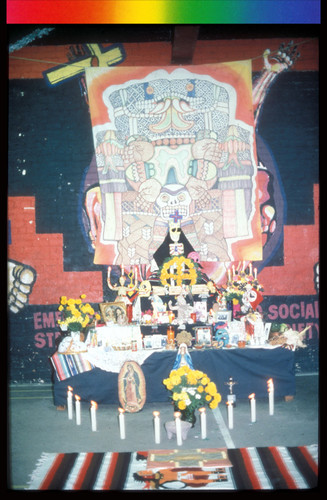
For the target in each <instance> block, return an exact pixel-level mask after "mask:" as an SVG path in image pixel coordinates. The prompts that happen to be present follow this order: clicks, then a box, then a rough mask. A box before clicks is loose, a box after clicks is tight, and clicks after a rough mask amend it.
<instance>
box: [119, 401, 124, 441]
mask: <svg viewBox="0 0 327 500" xmlns="http://www.w3.org/2000/svg"><path fill="white" fill-rule="evenodd" d="M118 411H119V417H118V418H119V433H120V439H125V438H126V430H125V415H124V413H125V410H124V409H123V408H118Z"/></svg>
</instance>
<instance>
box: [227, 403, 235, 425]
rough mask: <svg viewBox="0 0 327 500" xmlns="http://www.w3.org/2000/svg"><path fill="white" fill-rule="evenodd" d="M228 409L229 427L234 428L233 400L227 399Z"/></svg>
mask: <svg viewBox="0 0 327 500" xmlns="http://www.w3.org/2000/svg"><path fill="white" fill-rule="evenodd" d="M226 404H227V411H228V428H229V429H233V428H234V414H233V403H232V402H231V401H227V403H226Z"/></svg>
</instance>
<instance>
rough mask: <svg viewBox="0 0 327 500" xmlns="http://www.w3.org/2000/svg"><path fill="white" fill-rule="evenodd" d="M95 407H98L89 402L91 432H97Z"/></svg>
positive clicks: (94, 403) (93, 402)
mask: <svg viewBox="0 0 327 500" xmlns="http://www.w3.org/2000/svg"><path fill="white" fill-rule="evenodd" d="M97 407H98V405H97V404H96V402H95V401H91V428H92V431H93V432H95V431H96V430H97V416H96V409H97Z"/></svg>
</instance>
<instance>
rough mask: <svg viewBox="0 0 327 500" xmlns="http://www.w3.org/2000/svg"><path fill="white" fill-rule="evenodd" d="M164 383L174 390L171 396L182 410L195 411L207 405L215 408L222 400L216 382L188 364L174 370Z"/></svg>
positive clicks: (170, 389)
mask: <svg viewBox="0 0 327 500" xmlns="http://www.w3.org/2000/svg"><path fill="white" fill-rule="evenodd" d="M163 384H164V385H165V386H166V388H167V389H168V390H169V391H171V392H172V395H171V398H172V400H173V401H174V404H175V406H176V407H177V408H178V409H179V410H181V411H183V410H187V411H188V412H194V410H196V409H197V408H201V407H203V406H205V405H208V406H209V408H211V409H214V408H216V407H217V406H218V403H219V402H220V401H221V395H220V394H219V392H218V391H217V387H216V384H215V383H214V382H212V381H211V380H210V378H209V377H208V376H207V375H206V374H205V373H203V372H202V371H200V370H191V368H189V367H188V366H187V365H186V366H181V367H180V368H178V369H177V370H172V371H171V372H170V375H169V377H168V378H166V379H164V380H163Z"/></svg>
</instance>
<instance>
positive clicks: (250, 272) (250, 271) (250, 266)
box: [249, 262, 252, 276]
mask: <svg viewBox="0 0 327 500" xmlns="http://www.w3.org/2000/svg"><path fill="white" fill-rule="evenodd" d="M249 269H250V270H249V275H250V276H251V275H252V262H250V265H249Z"/></svg>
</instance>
